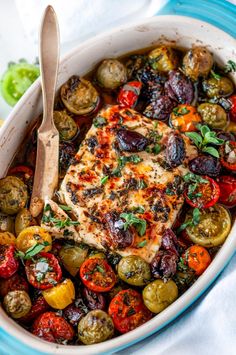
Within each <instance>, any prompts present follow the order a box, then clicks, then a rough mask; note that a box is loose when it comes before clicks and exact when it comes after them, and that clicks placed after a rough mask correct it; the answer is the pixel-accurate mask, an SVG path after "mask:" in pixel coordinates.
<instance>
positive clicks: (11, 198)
mask: <svg viewBox="0 0 236 355" xmlns="http://www.w3.org/2000/svg"><path fill="white" fill-rule="evenodd" d="M27 199H28V193H27V186H26V185H25V184H24V183H23V181H22V180H20V179H19V178H18V177H16V176H7V177H5V178H4V179H1V180H0V209H1V210H2V212H3V213H6V214H10V215H12V214H15V213H17V212H18V211H19V210H20V209H21V208H23V207H25V205H26V202H27Z"/></svg>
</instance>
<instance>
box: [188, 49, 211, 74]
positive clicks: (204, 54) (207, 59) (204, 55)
mask: <svg viewBox="0 0 236 355" xmlns="http://www.w3.org/2000/svg"><path fill="white" fill-rule="evenodd" d="M212 66H213V56H212V54H211V53H210V52H209V50H208V49H207V48H205V47H195V48H192V49H190V50H189V51H188V52H187V53H186V54H185V56H184V58H183V71H184V73H185V75H187V76H189V77H190V78H191V79H192V80H197V79H198V78H199V77H207V75H208V74H209V72H210V70H211V68H212Z"/></svg>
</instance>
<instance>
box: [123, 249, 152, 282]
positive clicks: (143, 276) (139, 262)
mask: <svg viewBox="0 0 236 355" xmlns="http://www.w3.org/2000/svg"><path fill="white" fill-rule="evenodd" d="M118 275H119V277H120V279H121V280H123V281H125V282H126V283H128V284H130V285H133V286H143V285H146V284H147V282H148V281H149V280H150V279H151V270H150V266H149V264H148V263H147V262H146V261H145V260H143V259H142V258H141V257H140V256H136V255H129V256H126V257H124V258H122V259H121V260H120V262H119V264H118Z"/></svg>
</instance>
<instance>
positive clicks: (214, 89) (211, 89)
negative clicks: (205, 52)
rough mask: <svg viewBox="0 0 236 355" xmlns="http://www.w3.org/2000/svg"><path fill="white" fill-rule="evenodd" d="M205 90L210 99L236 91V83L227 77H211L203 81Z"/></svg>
mask: <svg viewBox="0 0 236 355" xmlns="http://www.w3.org/2000/svg"><path fill="white" fill-rule="evenodd" d="M203 90H204V91H205V93H206V94H207V96H208V97H209V98H210V99H211V98H214V97H226V96H229V95H231V94H232V93H233V92H234V84H233V82H232V81H231V80H230V79H229V78H227V77H221V78H219V79H216V78H210V79H207V80H204V81H203Z"/></svg>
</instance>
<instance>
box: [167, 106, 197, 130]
mask: <svg viewBox="0 0 236 355" xmlns="http://www.w3.org/2000/svg"><path fill="white" fill-rule="evenodd" d="M201 122H202V119H201V116H200V114H199V113H198V112H197V109H196V107H194V106H191V105H185V104H183V105H179V106H177V107H175V108H174V109H173V111H172V113H171V115H170V125H171V126H172V127H173V128H175V129H178V130H179V131H180V132H193V131H197V128H196V126H197V124H199V123H201Z"/></svg>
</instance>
